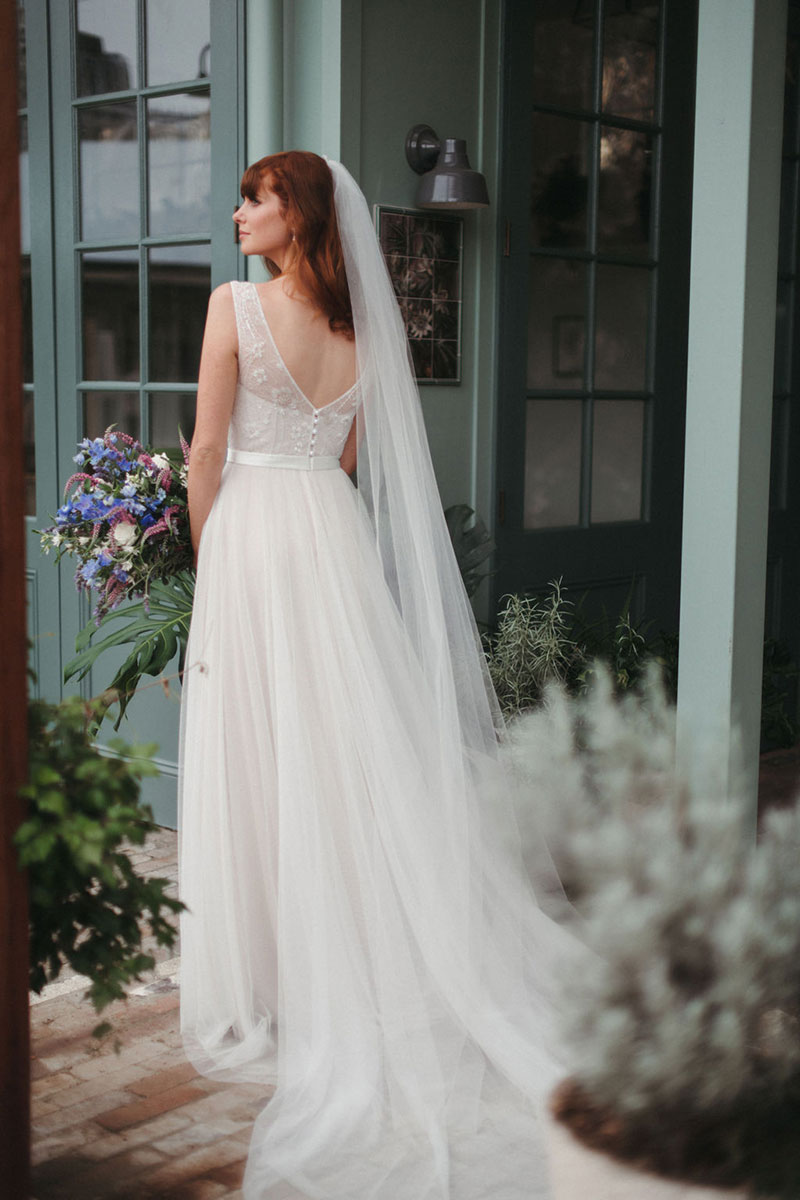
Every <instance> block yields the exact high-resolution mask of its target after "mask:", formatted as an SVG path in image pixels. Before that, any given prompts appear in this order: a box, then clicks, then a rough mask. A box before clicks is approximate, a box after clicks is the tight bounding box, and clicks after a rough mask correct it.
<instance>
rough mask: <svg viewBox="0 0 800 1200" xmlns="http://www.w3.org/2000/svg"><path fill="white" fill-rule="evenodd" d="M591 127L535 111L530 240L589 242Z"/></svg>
mask: <svg viewBox="0 0 800 1200" xmlns="http://www.w3.org/2000/svg"><path fill="white" fill-rule="evenodd" d="M591 136H592V127H591V125H590V124H589V123H588V122H587V121H578V120H574V119H572V118H570V117H553V116H550V115H549V114H545V113H534V116H533V129H532V137H531V149H532V153H533V169H532V172H531V180H532V186H531V244H532V245H534V246H585V245H586V198H587V194H588V187H589V184H588V174H589V167H588V163H589V153H590V145H591Z"/></svg>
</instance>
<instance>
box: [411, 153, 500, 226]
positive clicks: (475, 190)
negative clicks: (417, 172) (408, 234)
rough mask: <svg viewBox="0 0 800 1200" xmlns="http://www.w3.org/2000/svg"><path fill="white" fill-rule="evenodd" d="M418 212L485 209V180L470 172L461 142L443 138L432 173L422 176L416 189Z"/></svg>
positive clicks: (486, 205)
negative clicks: (422, 209)
mask: <svg viewBox="0 0 800 1200" xmlns="http://www.w3.org/2000/svg"><path fill="white" fill-rule="evenodd" d="M416 203H417V206H418V207H419V208H447V209H450V210H451V211H452V210H453V209H463V208H488V206H489V192H488V190H487V188H486V180H485V179H484V178H483V176H482V175H481V174H480V172H479V171H473V170H472V168H471V167H470V165H469V160H468V159H467V143H466V142H465V141H464V139H463V138H445V139H444V140H443V142H442V148H441V150H440V151H439V158H438V161H437V163H436V166H435V167H434V168H433V170H432V171H428V172H426V174H425V175H423V176H422V179H421V180H420V184H419V188H418V189H417V200H416Z"/></svg>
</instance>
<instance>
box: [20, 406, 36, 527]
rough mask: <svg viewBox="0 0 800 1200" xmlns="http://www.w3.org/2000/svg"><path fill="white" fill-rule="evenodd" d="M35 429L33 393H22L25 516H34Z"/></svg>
mask: <svg viewBox="0 0 800 1200" xmlns="http://www.w3.org/2000/svg"><path fill="white" fill-rule="evenodd" d="M35 433H36V427H35V424H34V404H33V392H31V391H28V390H26V391H24V392H23V393H22V453H23V462H24V471H25V476H24V478H25V484H24V486H25V516H26V517H35V516H36V437H35Z"/></svg>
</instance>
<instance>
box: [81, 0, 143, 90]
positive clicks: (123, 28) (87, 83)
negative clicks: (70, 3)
mask: <svg viewBox="0 0 800 1200" xmlns="http://www.w3.org/2000/svg"><path fill="white" fill-rule="evenodd" d="M77 24H78V61H77V84H78V95H79V96H98V95H101V94H102V93H103V92H124V91H127V90H128V88H135V87H136V86H137V83H136V0H114V2H113V4H110V3H109V0H78V22H77Z"/></svg>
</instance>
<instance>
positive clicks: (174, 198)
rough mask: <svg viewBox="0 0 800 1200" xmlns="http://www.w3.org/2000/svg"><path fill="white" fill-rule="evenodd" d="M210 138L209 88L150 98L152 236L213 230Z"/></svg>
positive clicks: (148, 112) (148, 120)
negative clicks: (189, 92)
mask: <svg viewBox="0 0 800 1200" xmlns="http://www.w3.org/2000/svg"><path fill="white" fill-rule="evenodd" d="M210 137H211V106H210V99H209V93H208V90H207V89H205V90H203V91H201V92H193V93H191V94H181V95H176V96H161V97H159V98H158V99H156V100H148V102H147V138H148V159H149V165H150V196H149V204H150V234H151V236H154V237H163V236H168V235H170V234H173V233H208V232H209V230H210V227H211V141H210Z"/></svg>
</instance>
